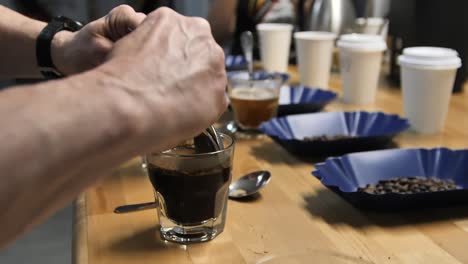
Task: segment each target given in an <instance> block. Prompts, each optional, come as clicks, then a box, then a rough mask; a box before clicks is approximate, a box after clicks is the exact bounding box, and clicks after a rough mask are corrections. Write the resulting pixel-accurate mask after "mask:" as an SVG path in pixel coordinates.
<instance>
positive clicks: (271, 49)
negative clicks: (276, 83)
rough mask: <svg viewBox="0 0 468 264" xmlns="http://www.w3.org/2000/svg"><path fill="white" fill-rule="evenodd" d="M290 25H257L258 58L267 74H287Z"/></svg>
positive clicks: (291, 27)
mask: <svg viewBox="0 0 468 264" xmlns="http://www.w3.org/2000/svg"><path fill="white" fill-rule="evenodd" d="M292 30H293V26H292V25H291V24H280V23H261V24H258V25H257V32H258V39H259V41H260V58H261V61H262V66H263V68H264V69H265V70H266V71H268V72H287V70H288V62H289V50H290V46H291V34H292Z"/></svg>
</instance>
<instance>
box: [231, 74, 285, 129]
mask: <svg viewBox="0 0 468 264" xmlns="http://www.w3.org/2000/svg"><path fill="white" fill-rule="evenodd" d="M283 83H284V80H283V77H282V76H281V74H266V73H265V74H262V75H258V76H255V77H254V78H249V77H247V78H245V76H243V75H241V74H238V75H232V76H230V77H229V82H228V92H229V100H230V102H231V107H232V110H233V112H234V120H235V121H236V123H237V125H238V126H239V127H240V128H241V129H243V130H246V131H249V130H250V131H257V129H258V127H259V126H260V124H261V123H263V122H265V121H268V120H270V119H271V118H273V117H275V116H276V112H277V110H278V98H279V93H280V88H281V86H282V85H283Z"/></svg>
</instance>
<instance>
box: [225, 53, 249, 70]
mask: <svg viewBox="0 0 468 264" xmlns="http://www.w3.org/2000/svg"><path fill="white" fill-rule="evenodd" d="M224 64H225V65H226V70H227V71H239V70H246V69H247V60H246V59H245V57H244V56H242V55H227V56H226V57H225V58H224Z"/></svg>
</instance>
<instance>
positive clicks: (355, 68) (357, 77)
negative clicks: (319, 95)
mask: <svg viewBox="0 0 468 264" xmlns="http://www.w3.org/2000/svg"><path fill="white" fill-rule="evenodd" d="M337 46H338V48H339V50H340V69H341V78H342V81H343V100H344V101H345V102H346V103H349V104H358V105H364V104H372V103H373V102H374V101H375V95H376V92H377V84H378V80H379V75H380V65H381V63H382V54H383V51H385V50H386V48H387V45H386V43H385V41H384V40H383V38H382V37H380V36H376V35H366V34H346V35H342V36H341V37H340V39H339V40H338V43H337Z"/></svg>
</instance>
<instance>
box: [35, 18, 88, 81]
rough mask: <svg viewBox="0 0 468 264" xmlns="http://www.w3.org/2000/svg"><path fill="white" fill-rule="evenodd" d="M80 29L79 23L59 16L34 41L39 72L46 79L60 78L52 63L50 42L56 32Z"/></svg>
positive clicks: (60, 75)
mask: <svg viewBox="0 0 468 264" xmlns="http://www.w3.org/2000/svg"><path fill="white" fill-rule="evenodd" d="M81 28H82V25H81V23H79V22H76V21H74V20H71V19H69V18H66V17H63V16H60V17H56V18H54V19H52V21H51V22H50V23H49V24H47V26H46V27H45V28H44V29H43V30H42V31H41V33H40V34H39V36H38V37H37V41H36V59H37V63H38V66H39V70H40V72H41V73H42V75H44V77H46V78H59V77H62V76H63V74H61V73H60V72H59V71H58V70H57V68H56V67H55V65H54V62H53V61H52V51H51V48H52V40H53V38H54V36H55V34H57V33H58V32H60V31H62V30H67V31H71V32H74V31H77V30H80V29H81Z"/></svg>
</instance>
